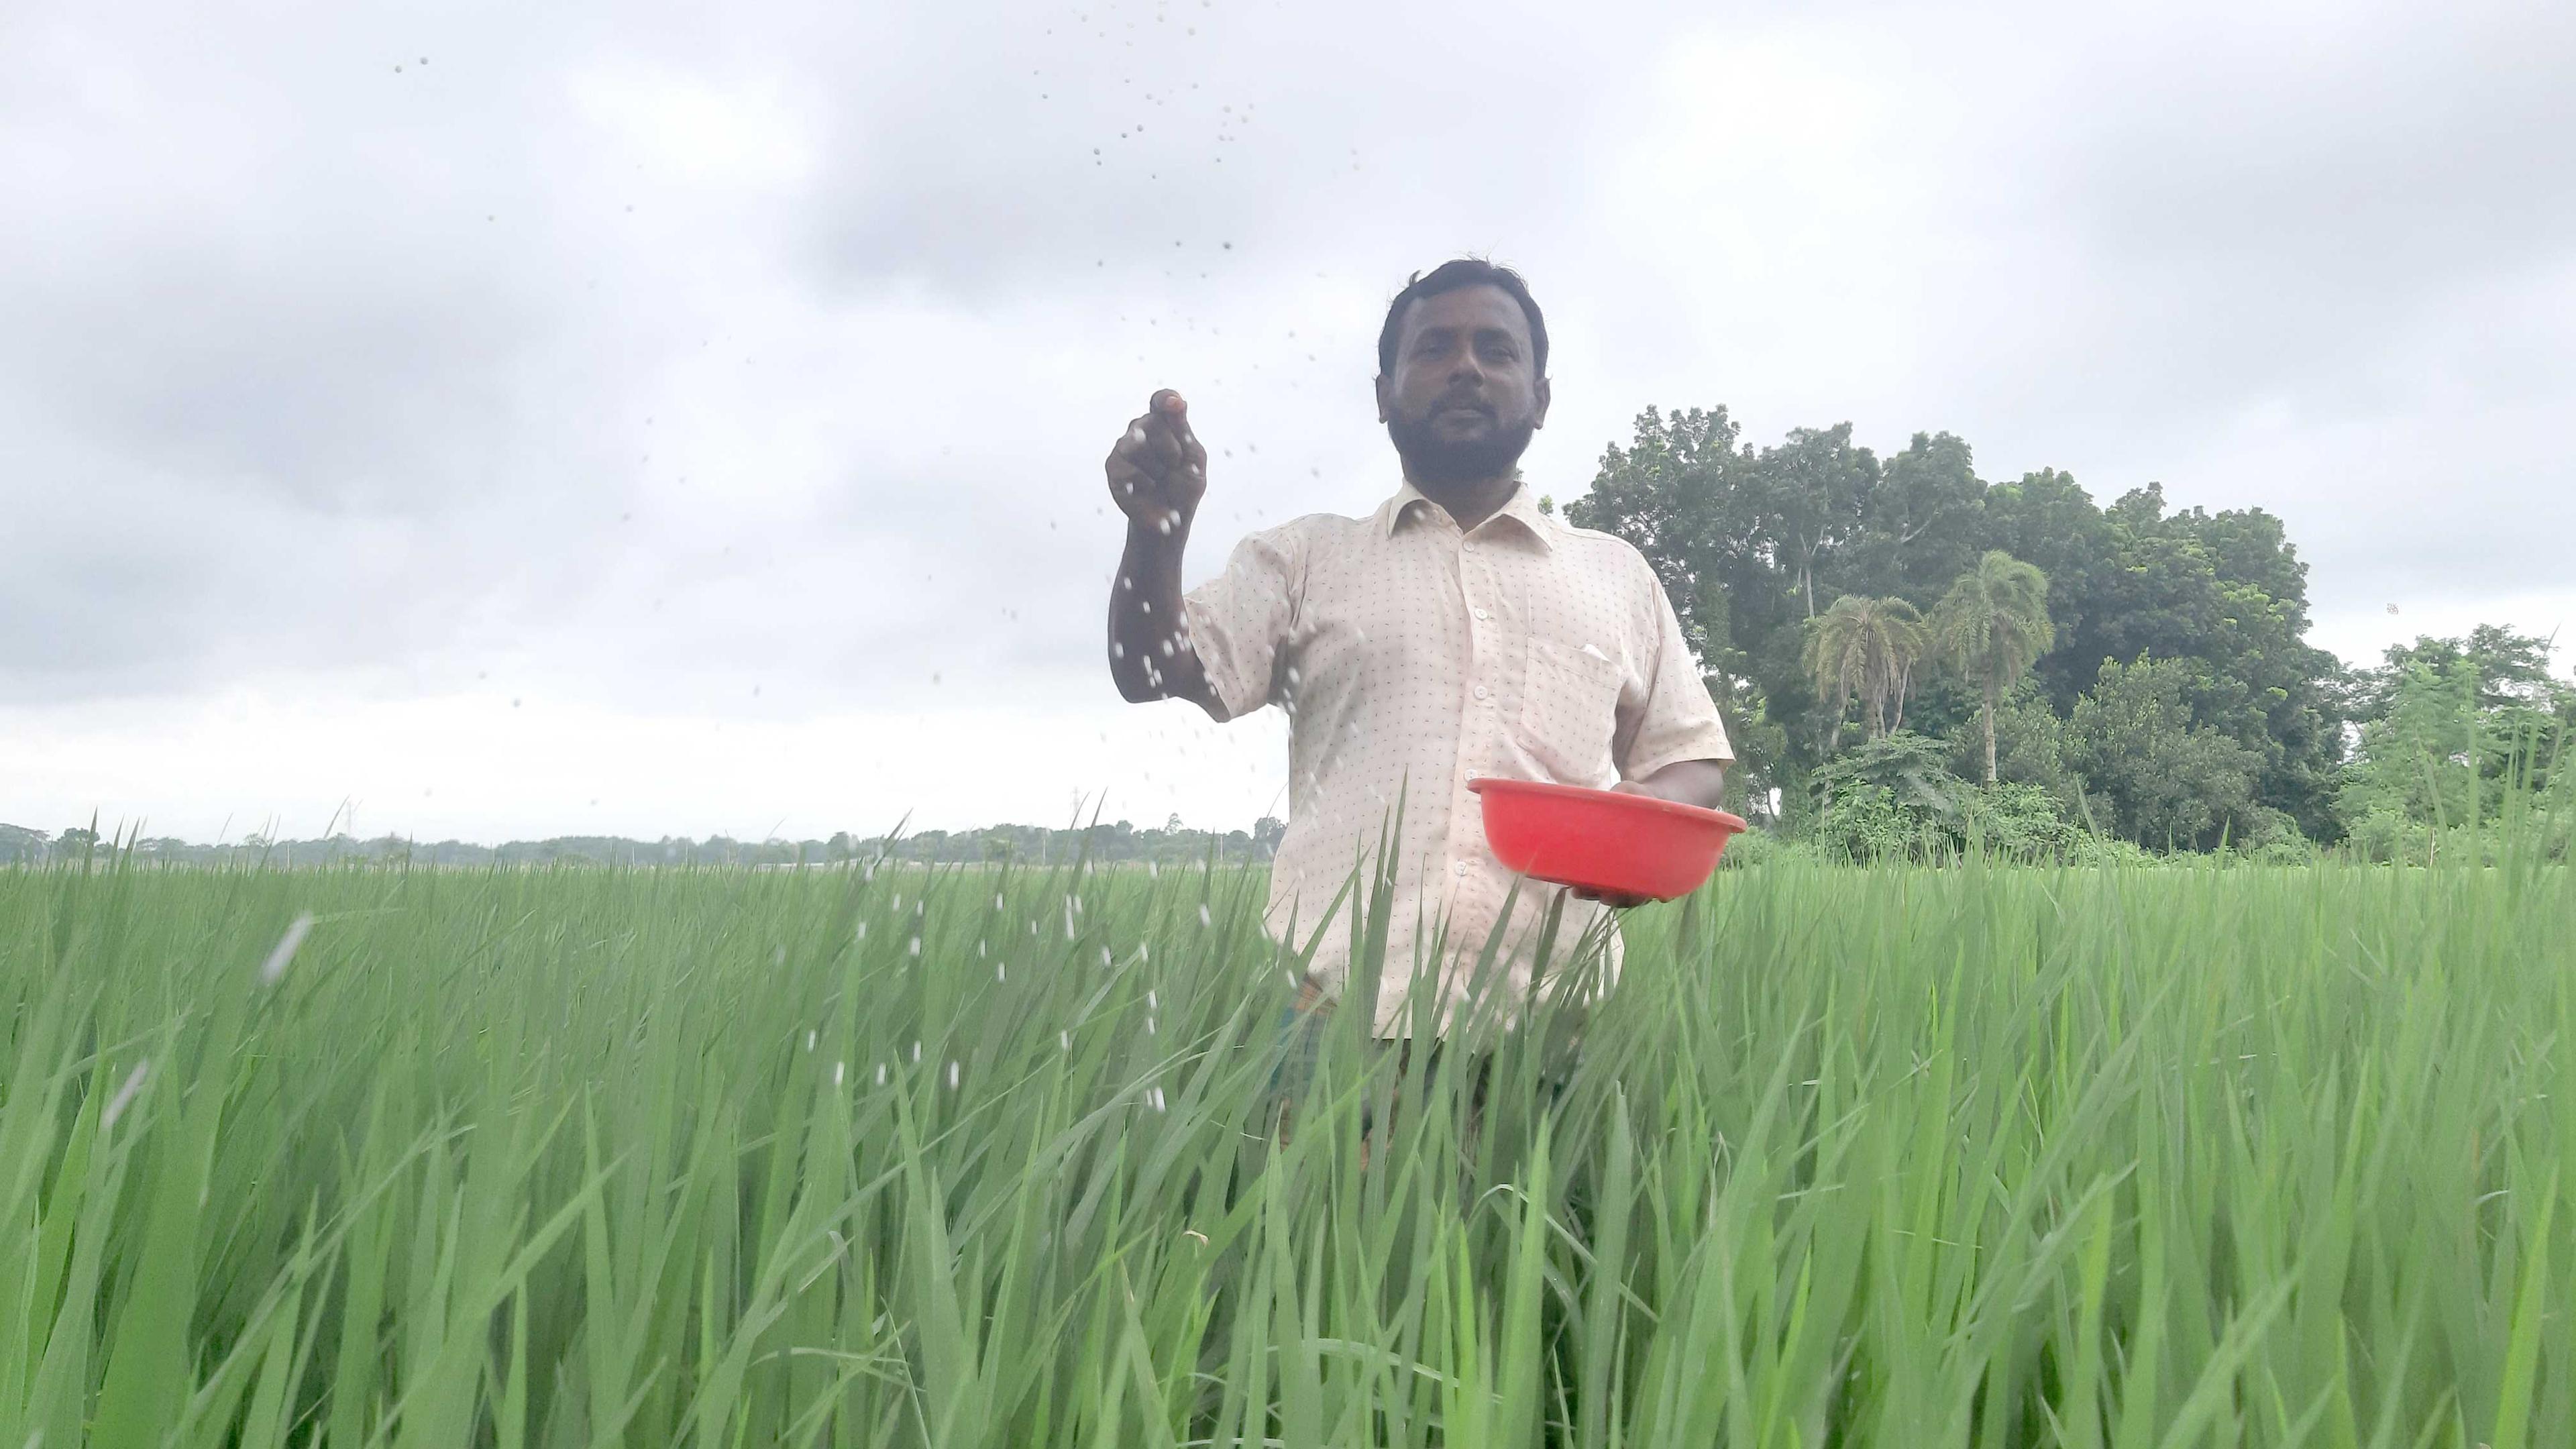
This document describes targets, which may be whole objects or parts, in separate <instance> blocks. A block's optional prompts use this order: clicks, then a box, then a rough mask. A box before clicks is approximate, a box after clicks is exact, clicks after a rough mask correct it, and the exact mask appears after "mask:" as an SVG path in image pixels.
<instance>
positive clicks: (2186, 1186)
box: [0, 861, 2576, 1449]
mask: <svg viewBox="0 0 2576 1449" xmlns="http://www.w3.org/2000/svg"><path fill="white" fill-rule="evenodd" d="M1262 889H1263V881H1262V879H1261V877H1260V876H1258V875H1257V874H1254V873H1250V872H1239V871H1231V870H1216V871H1203V870H1190V871H1182V870H1171V869H1165V870H1162V871H1160V872H1159V873H1158V874H1151V875H1149V874H1148V873H1146V872H1144V871H1142V870H1121V871H1116V872H1108V871H1103V872H1096V873H1090V874H1079V873H1076V872H1075V871H1074V870H1072V869H1070V868H1064V867H1059V868H1057V869H1056V870H1054V871H1053V872H1039V871H1029V870H1023V871H1009V872H997V871H991V870H978V869H958V870H950V871H941V872H930V871H923V870H919V869H907V868H897V867H892V866H888V867H885V868H881V869H878V870H876V871H874V872H873V873H869V874H862V873H861V872H858V871H831V872H804V873H796V872H748V871H740V872H737V871H695V872H675V873H660V874H656V873H650V872H641V871H597V870H588V871H572V870H563V871H555V872H516V871H485V872H477V871H432V870H418V871H411V872H404V871H399V870H389V869H382V868H366V869H344V870H336V871H329V870H326V871H313V870H303V871H282V870H266V871H258V870H239V871H229V872H217V871H157V872H156V871H147V870H143V869H139V868H106V869H91V870H87V871H76V870H62V869H56V870H40V871H5V872H0V1021H4V1022H5V1024H6V1030H7V1033H8V1048H9V1050H8V1053H7V1056H6V1059H5V1078H0V1080H5V1087H0V1091H5V1097H0V1445H7V1446H11V1449H15V1446H19V1445H42V1446H55V1449H59V1446H67V1445H72V1444H76V1443H82V1442H93V1443H98V1444H107V1445H120V1446H121V1445H146V1444H156V1443H176V1444H186V1445H227V1446H229V1445H241V1446H267V1445H286V1444H292V1445H308V1444H309V1445H324V1446H331V1449H357V1446H362V1445H371V1444H391V1445H423V1446H428V1445H437V1446H455V1445H495V1446H518V1445H601V1444H627V1445H666V1444H683V1443H686V1444H700V1445H718V1444H756V1445H768V1444H796V1445H804V1444H833V1445H839V1444H889V1445H944V1446H966V1445H1038V1444H1066V1445H1074V1444H1080V1445H1178V1444H1222V1445H1235V1444H1284V1445H1315V1444H1388V1445H1429V1444H1445V1445H1453V1446H1467V1445H1514V1446H1524V1445H1526V1446H1537V1445H1552V1444H1581V1445H1614V1444H1626V1445H1676V1446H1707V1445H1721V1444H1723V1445H1734V1446H1757V1445H1758V1446H1791V1445H1816V1444H1850V1445H1904V1446H1930V1445H1963V1446H2004V1445H2053V1444H2065V1445H2085V1446H2094V1445H2116V1446H2165V1445H2265V1446H2278V1445H2292V1444H2304V1445H2317V1446H2348V1445H2379V1446H2391V1449H2413V1446H2419V1445H2447V1446H2458V1449H2470V1446H2474V1445H2480V1444H2485V1445H2492V1446H2495V1449H2508V1446H2564V1445H2569V1444H2576V1202H2571V1201H2569V1197H2570V1194H2571V1193H2576V1109H2571V1105H2570V1104H2571V1100H2572V1099H2576V1095H2572V1094H2576V885H2571V883H2570V876H2569V873H2568V872H2567V871H2566V870H2565V869H2563V868H2542V867H2537V866H2533V867H2523V866H2511V867H2508V868H2504V869H2474V868H2442V869H2432V870H2426V869H2412V870H2394V869H2390V868H2384V867H2383V868H2375V867H2367V866H2360V865H2352V864H2341V863H2328V864H2324V865H2319V866H2313V867H2298V868H2288V867H2267V868H2233V869H2219V868H2177V869H2109V870H2098V871H2085V870H2073V869H2068V870H2041V869H2000V868H1996V869H1988V868H1984V867H1981V866H1978V865H1975V864H1968V865H1962V866H1953V867H1949V868H1943V869H1924V868H1894V867H1889V868H1883V869H1860V868H1851V867H1826V866H1819V865H1812V864H1807V863H1803V862H1798V861H1784V862H1781V863H1778V864H1766V865H1762V866H1758V867H1754V868H1749V869H1744V870H1735V871H1727V872H1722V873H1721V874H1720V876H1719V877H1718V878H1717V879H1716V880H1715V881H1714V882H1713V883H1712V884H1711V885H1709V886H1708V887H1707V888H1705V889H1704V890H1703V891H1702V892H1701V893H1700V894H1699V895H1698V896H1697V897H1695V898H1694V899H1692V900H1691V901H1689V902H1686V903H1682V904H1679V905H1675V906H1670V907H1658V908H1653V909H1649V910H1647V911H1643V912H1638V913H1635V914H1634V915H1632V916H1631V918H1630V919H1629V922H1628V930H1629V932H1630V948H1629V952H1628V957H1627V966H1626V969H1625V973H1624V976H1623V978H1622V979H1621V981H1620V983H1619V984H1618V986H1617V988H1616V989H1615V990H1614V991H1612V992H1610V993H1608V995H1607V996H1606V997H1605V998H1604V999H1602V1000H1601V1001H1599V1002H1598V1003H1596V1004H1594V1005H1593V1006H1592V1007H1591V1008H1590V1009H1589V1011H1588V1014H1587V1015H1584V1016H1581V1017H1578V1016H1576V1015H1575V1014H1573V1013H1572V1012H1569V1011H1560V1010H1556V1009H1554V1008H1551V1007H1547V1006H1544V1005H1542V1006H1540V1007H1538V1008H1537V1009H1534V1010H1532V1011H1530V1012H1529V1013H1528V1014H1527V1015H1526V1016H1525V1017H1524V1019H1523V1021H1522V1023H1521V1025H1520V1026H1519V1028H1517V1029H1515V1030H1513V1031H1510V1032H1507V1033H1496V1032H1493V1031H1491V1030H1489V1029H1478V1030H1476V1031H1473V1032H1471V1033H1470V1034H1469V1037H1468V1039H1465V1040H1462V1041H1461V1042H1460V1043H1458V1044H1457V1045H1455V1046H1453V1047H1452V1048H1450V1049H1449V1052H1448V1056H1449V1057H1450V1058H1452V1059H1454V1058H1456V1057H1457V1056H1458V1055H1460V1054H1461V1051H1462V1050H1463V1049H1464V1048H1470V1047H1474V1046H1476V1045H1479V1044H1482V1045H1486V1046H1489V1047H1491V1048H1492V1049H1493V1050H1494V1051H1495V1052H1496V1057H1495V1060H1496V1063H1497V1065H1496V1068H1495V1076H1494V1079H1493V1085H1492V1087H1491V1090H1490V1094H1489V1096H1488V1099H1487V1100H1486V1102H1485V1103H1484V1105H1483V1107H1482V1109H1481V1112H1480V1113H1476V1114H1474V1115H1473V1122H1472V1131H1471V1130H1470V1128H1471V1111H1470V1105H1469V1103H1468V1101H1467V1100H1466V1094H1465V1091H1464V1087H1463V1077H1462V1075H1461V1074H1456V1073H1452V1072H1450V1071H1447V1070H1445V1069H1444V1070H1443V1071H1441V1072H1439V1073H1437V1074H1432V1075H1429V1076H1427V1077H1426V1075H1425V1074H1424V1073H1423V1072H1422V1071H1421V1069H1420V1067H1419V1065H1418V1064H1417V1066H1416V1069H1415V1070H1414V1071H1413V1072H1412V1073H1411V1074H1410V1075H1409V1076H1408V1077H1407V1078H1406V1079H1405V1083H1406V1084H1405V1086H1404V1087H1403V1088H1402V1089H1401V1090H1403V1091H1406V1092H1409V1093H1412V1094H1413V1095H1412V1096H1411V1097H1410V1098H1409V1099H1407V1100H1404V1101H1402V1102H1398V1101H1396V1100H1394V1093H1396V1092H1397V1091H1398V1090H1399V1089H1398V1087H1397V1086H1396V1081H1395V1077H1394V1073H1393V1070H1392V1068H1393V1062H1392V1060H1391V1059H1390V1058H1389V1057H1387V1056H1385V1055H1383V1054H1378V1053H1373V1052H1370V1051H1367V1050H1364V1049H1363V1045H1362V1043H1360V1042H1359V1041H1357V1040H1356V1039H1355V1038H1354V1037H1353V1036H1351V1035H1349V1033H1351V1032H1352V1030H1353V1028H1352V1027H1351V1026H1350V1024H1349V1023H1350V1022H1351V1021H1353V1020H1355V1019H1356V1017H1357V1015H1358V1014H1357V1013H1355V1012H1344V1013H1341V1018H1340V1020H1339V1021H1338V1022H1337V1023H1336V1024H1335V1025H1334V1026H1333V1027H1332V1028H1331V1030H1330V1031H1329V1032H1328V1033H1327V1035H1326V1037H1325V1040H1324V1044H1323V1054H1322V1058H1321V1060H1320V1063H1319V1065H1318V1069H1317V1071H1316V1073H1315V1075H1314V1077H1313V1079H1312V1082H1311V1085H1310V1087H1309V1088H1308V1096H1307V1097H1306V1098H1305V1099H1304V1101H1303V1102H1302V1104H1301V1106H1300V1108H1299V1110H1298V1113H1297V1115H1296V1117H1295V1119H1294V1120H1295V1128H1294V1131H1293V1132H1292V1133H1291V1134H1290V1136H1289V1140H1288V1142H1287V1145H1285V1146H1284V1147H1282V1146H1281V1145H1279V1143H1278V1141H1277V1139H1276V1134H1275V1133H1273V1132H1272V1131H1271V1130H1270V1126H1271V1121H1272V1118H1271V1114H1270V1111H1269V1107H1268V1105H1267V1102H1268V1098H1267V1092H1266V1087H1267V1083H1268V1082H1269V1080H1270V1077H1271V1073H1272V1070H1273V1068H1274V1066H1275V1065H1276V1063H1277V1062H1278V1060H1279V1058H1280V1055H1281V1051H1282V1039H1281V1036H1280V1033H1279V1030H1278V1019H1279V1014H1280V1011H1281V1008H1282V1006H1283V1004H1284V1003H1285V1002H1286V1001H1287V1000H1288V998H1289V995H1290V987H1289V982H1288V980H1287V976H1286V972H1285V970H1284V969H1283V962H1282V960H1281V959H1280V956H1279V953H1278V952H1277V950H1276V949H1275V948H1273V947H1271V946H1270V945H1268V944H1266V943H1265V942H1264V941H1263V940H1262V938H1261V937H1260V936H1259V935H1258V933H1257V931H1256V930H1255V927H1254V922H1255V920H1256V917H1257V903H1258V902H1259V900H1260V896H1261V891H1262ZM306 915H309V916H310V917H311V922H310V925H309V928H299V927H297V926H296V925H295V923H296V922H297V921H298V919H299V918H300V917H303V916H306ZM1384 985H1385V989H1390V990H1392V989H1398V987H1399V985H1400V983H1398V982H1396V981H1394V980H1392V979H1390V980H1388V981H1387V982H1386V983H1384ZM1335 1033H1340V1034H1338V1035H1337V1034H1335ZM1364 1112H1365V1113H1368V1114H1369V1116H1370V1120H1372V1121H1373V1122H1376V1123H1378V1124H1380V1125H1379V1127H1378V1129H1377V1130H1376V1132H1375V1133H1374V1135H1373V1137H1372V1140H1371V1141H1370V1143H1369V1155H1368V1162H1367V1165H1366V1167H1365V1168H1363V1167H1362V1165H1361V1160H1360V1142H1359V1129H1360V1121H1361V1117H1362V1114H1363V1113H1364ZM1390 1115H1391V1116H1392V1123H1391V1125H1388V1124H1389V1118H1390Z"/></svg>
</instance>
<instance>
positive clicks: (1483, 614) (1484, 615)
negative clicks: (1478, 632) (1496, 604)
mask: <svg viewBox="0 0 2576 1449" xmlns="http://www.w3.org/2000/svg"><path fill="white" fill-rule="evenodd" d="M1476 617H1477V618H1479V619H1490V618H1492V617H1494V616H1493V615H1491V614H1488V613H1486V612H1485V611H1484V610H1482V609H1478V610H1477V611H1476Z"/></svg>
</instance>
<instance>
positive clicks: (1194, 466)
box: [1108, 388, 1207, 534]
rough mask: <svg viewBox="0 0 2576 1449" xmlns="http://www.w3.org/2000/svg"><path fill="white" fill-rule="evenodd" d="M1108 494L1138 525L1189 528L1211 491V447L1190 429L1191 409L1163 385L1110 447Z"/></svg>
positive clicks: (1168, 529)
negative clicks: (1140, 414)
mask: <svg viewBox="0 0 2576 1449" xmlns="http://www.w3.org/2000/svg"><path fill="white" fill-rule="evenodd" d="M1108 473H1109V496H1110V498H1111V499H1112V500H1113V501H1115V502H1116V503H1117V505H1118V510H1119V511H1120V512H1121V513H1124V514H1126V515H1127V517H1128V520H1129V521H1130V522H1132V523H1134V524H1135V525H1136V526H1137V527H1138V528H1142V529H1151V530H1153V531H1155V532H1157V533H1162V534H1169V533H1174V532H1177V531H1179V530H1181V529H1184V528H1187V527H1188V526H1189V522H1190V520H1191V519H1192V518H1194V517H1196V516H1197V514H1198V511H1199V499H1200V497H1201V496H1203V495H1204V494H1205V493H1206V492H1207V449H1205V448H1203V447H1200V446H1199V440H1198V438H1197V437H1196V436H1195V435H1193V434H1192V433H1191V432H1190V420H1189V407H1188V404H1186V403H1184V402H1182V401H1181V395H1180V394H1179V393H1177V392H1174V391H1173V390H1172V389H1170V388H1162V389H1160V390H1158V391H1156V392H1155V394H1154V396H1153V397H1152V398H1151V399H1150V400H1148V401H1147V403H1146V404H1145V415H1144V416H1143V417H1140V418H1137V419H1134V420H1133V421H1131V422H1129V423H1128V424H1127V431H1126V432H1125V433H1123V434H1121V435H1120V436H1119V439H1118V445H1117V446H1116V447H1114V448H1111V449H1110V450H1109V463H1108Z"/></svg>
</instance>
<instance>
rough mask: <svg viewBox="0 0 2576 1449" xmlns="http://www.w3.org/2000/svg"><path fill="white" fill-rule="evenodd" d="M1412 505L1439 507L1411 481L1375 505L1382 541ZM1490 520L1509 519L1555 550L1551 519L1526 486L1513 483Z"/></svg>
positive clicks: (1539, 541) (1488, 520) (1391, 534)
mask: <svg viewBox="0 0 2576 1449" xmlns="http://www.w3.org/2000/svg"><path fill="white" fill-rule="evenodd" d="M1416 503H1419V504H1421V505H1422V506H1423V507H1425V508H1438V507H1439V506H1440V505H1439V504H1437V503H1434V502H1433V501H1432V500H1431V499H1430V497H1429V496H1428V495H1426V494H1425V493H1424V492H1423V491H1422V490H1421V489H1419V488H1416V487H1414V486H1413V480H1412V479H1410V478H1408V479H1406V480H1404V486H1403V487H1401V488H1398V489H1397V490H1396V491H1395V496H1394V497H1393V498H1390V499H1388V500H1387V501H1386V502H1385V503H1384V504H1382V505H1380V506H1379V508H1378V522H1379V525H1380V526H1379V529H1378V533H1379V535H1380V536H1381V537H1385V538H1392V537H1394V536H1395V530H1396V526H1397V525H1398V524H1400V523H1402V522H1403V521H1404V515H1405V513H1406V512H1407V511H1408V510H1410V509H1411V508H1412V507H1413V505H1414V504H1416ZM1494 518H1509V519H1511V520H1513V521H1514V522H1516V523H1518V524H1519V525H1520V526H1521V531H1522V532H1524V533H1527V534H1528V535H1529V536H1530V537H1531V538H1533V539H1535V540H1537V541H1538V545H1539V547H1540V548H1541V549H1543V550H1546V551H1548V552H1554V551H1555V548H1556V539H1555V537H1554V536H1553V535H1552V534H1551V533H1550V532H1549V528H1548V525H1549V524H1550V523H1551V522H1552V521H1553V520H1551V519H1550V518H1549V517H1548V516H1547V515H1546V514H1544V513H1541V512H1539V511H1538V501H1537V500H1536V499H1534V498H1532V497H1530V491H1529V485H1528V484H1526V483H1520V484H1515V485H1514V486H1513V488H1512V496H1511V497H1509V498H1507V499H1505V500H1503V506H1502V507H1500V508H1498V509H1495V510H1494ZM1492 521H1493V519H1487V520H1486V523H1491V522H1492ZM1483 526H1484V524H1478V525H1477V527H1479V528H1482V527H1483Z"/></svg>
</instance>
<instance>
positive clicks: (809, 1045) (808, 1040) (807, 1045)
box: [805, 1026, 815, 1052]
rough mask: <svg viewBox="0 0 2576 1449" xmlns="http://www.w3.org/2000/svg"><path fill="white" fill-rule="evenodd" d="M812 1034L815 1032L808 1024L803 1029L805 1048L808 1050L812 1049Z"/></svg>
mask: <svg viewBox="0 0 2576 1449" xmlns="http://www.w3.org/2000/svg"><path fill="white" fill-rule="evenodd" d="M814 1035H815V1033H814V1029H813V1028H812V1027H810V1026H809V1027H807V1028H806V1029H805V1050H807V1051H809V1052H810V1051H812V1050H813V1049H814Z"/></svg>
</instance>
